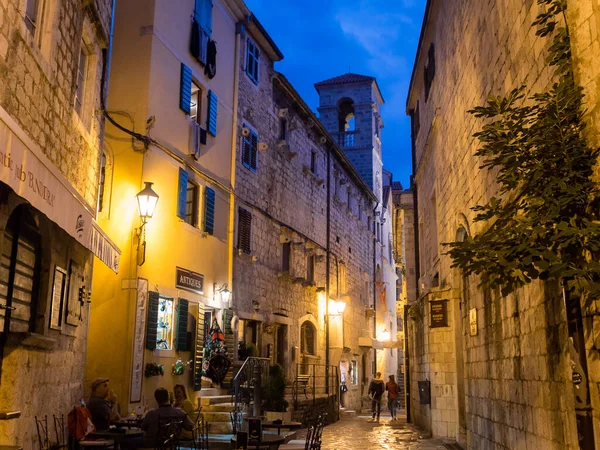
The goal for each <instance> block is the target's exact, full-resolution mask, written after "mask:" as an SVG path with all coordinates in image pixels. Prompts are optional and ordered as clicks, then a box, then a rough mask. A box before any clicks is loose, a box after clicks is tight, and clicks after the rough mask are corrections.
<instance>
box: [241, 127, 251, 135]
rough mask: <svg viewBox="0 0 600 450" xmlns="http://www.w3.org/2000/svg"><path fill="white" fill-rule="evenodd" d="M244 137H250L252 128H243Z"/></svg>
mask: <svg viewBox="0 0 600 450" xmlns="http://www.w3.org/2000/svg"><path fill="white" fill-rule="evenodd" d="M242 136H246V137H248V136H250V128H246V127H244V128H242Z"/></svg>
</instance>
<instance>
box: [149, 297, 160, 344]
mask: <svg viewBox="0 0 600 450" xmlns="http://www.w3.org/2000/svg"><path fill="white" fill-rule="evenodd" d="M158 297H159V295H158V292H149V293H148V320H147V321H146V348H147V349H148V350H155V349H156V337H157V327H158Z"/></svg>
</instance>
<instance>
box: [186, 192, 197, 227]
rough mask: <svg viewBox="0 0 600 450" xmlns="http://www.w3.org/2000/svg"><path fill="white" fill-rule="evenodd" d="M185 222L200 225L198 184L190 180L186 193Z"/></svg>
mask: <svg viewBox="0 0 600 450" xmlns="http://www.w3.org/2000/svg"><path fill="white" fill-rule="evenodd" d="M184 220H185V223H188V224H190V225H192V226H194V227H196V226H198V186H197V185H195V184H194V183H191V182H189V181H188V183H187V191H186V195H185V219H184Z"/></svg>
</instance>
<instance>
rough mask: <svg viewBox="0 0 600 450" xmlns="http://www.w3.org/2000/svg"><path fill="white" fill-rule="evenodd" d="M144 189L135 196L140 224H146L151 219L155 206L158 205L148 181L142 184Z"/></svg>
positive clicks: (155, 194) (156, 195)
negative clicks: (144, 185)
mask: <svg viewBox="0 0 600 450" xmlns="http://www.w3.org/2000/svg"><path fill="white" fill-rule="evenodd" d="M144 183H145V184H146V187H145V188H144V189H142V190H141V191H140V192H139V193H138V194H137V195H136V197H137V201H138V210H139V213H140V219H142V223H144V224H145V223H147V222H148V220H150V219H152V216H153V215H154V210H155V209H156V204H157V203H158V194H157V193H156V192H154V191H153V190H152V185H153V184H154V183H151V182H149V181H145V182H144Z"/></svg>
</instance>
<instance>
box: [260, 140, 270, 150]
mask: <svg viewBox="0 0 600 450" xmlns="http://www.w3.org/2000/svg"><path fill="white" fill-rule="evenodd" d="M258 150H260V151H261V152H265V151H267V150H269V144H267V143H266V142H260V143H259V144H258Z"/></svg>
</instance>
